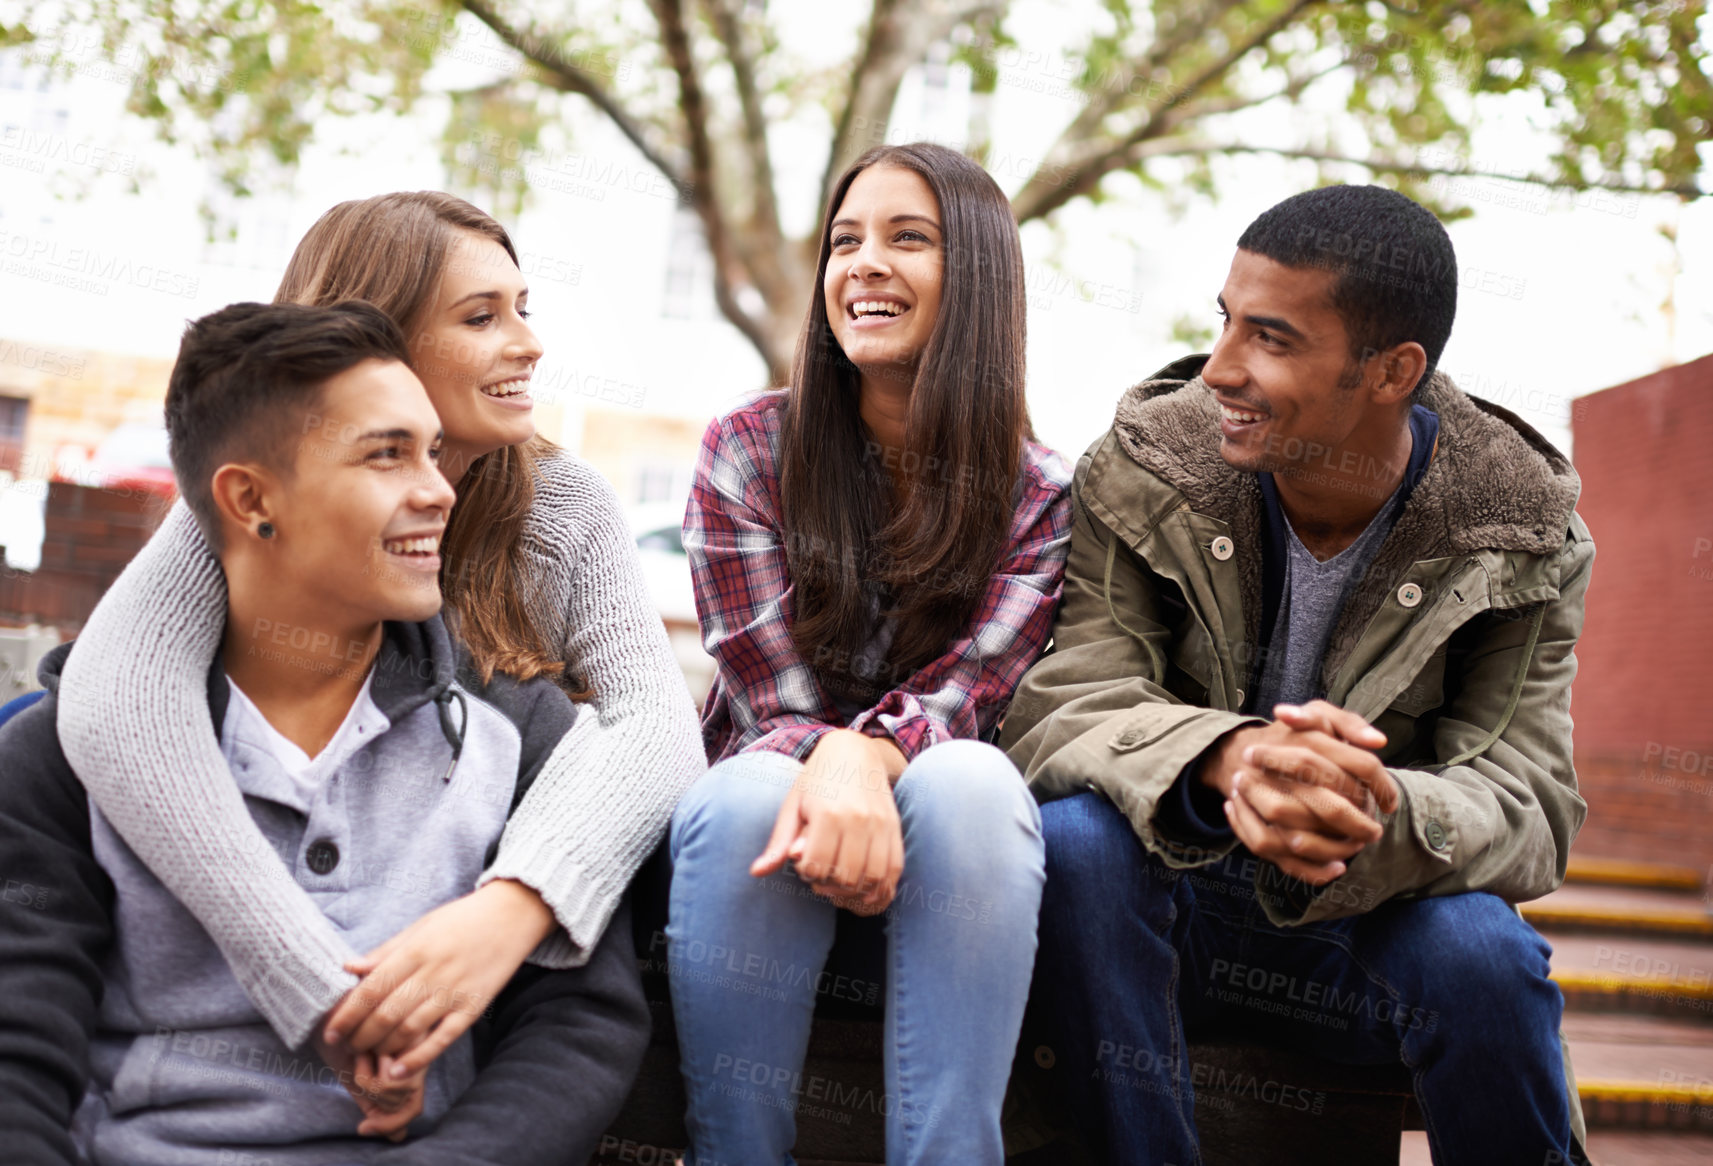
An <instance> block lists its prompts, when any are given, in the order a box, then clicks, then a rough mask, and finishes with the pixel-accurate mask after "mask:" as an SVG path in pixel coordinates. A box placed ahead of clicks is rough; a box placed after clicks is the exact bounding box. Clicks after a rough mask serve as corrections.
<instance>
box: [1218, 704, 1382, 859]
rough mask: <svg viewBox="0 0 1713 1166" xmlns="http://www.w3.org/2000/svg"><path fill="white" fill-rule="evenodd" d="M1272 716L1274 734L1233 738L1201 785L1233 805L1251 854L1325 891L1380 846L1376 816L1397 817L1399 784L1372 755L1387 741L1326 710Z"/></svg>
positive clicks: (1234, 823)
mask: <svg viewBox="0 0 1713 1166" xmlns="http://www.w3.org/2000/svg"><path fill="white" fill-rule="evenodd" d="M1273 714H1274V716H1275V717H1276V718H1277V719H1276V720H1275V721H1273V723H1271V724H1269V725H1264V726H1251V727H1249V728H1245V729H1237V730H1235V731H1233V732H1231V733H1228V734H1226V736H1225V737H1224V738H1223V739H1222V740H1221V741H1220V742H1219V744H1218V745H1217V746H1216V747H1215V749H1214V750H1213V751H1212V752H1210V753H1209V754H1208V757H1207V759H1206V761H1204V762H1203V765H1202V769H1201V772H1200V775H1199V776H1200V780H1201V781H1202V782H1203V783H1204V784H1206V785H1208V786H1210V787H1212V788H1213V789H1216V790H1218V791H1219V792H1220V794H1222V795H1223V796H1224V798H1225V816H1226V821H1227V822H1229V823H1230V825H1231V829H1232V830H1233V832H1235V833H1236V835H1237V838H1238V841H1240V842H1242V843H1243V845H1244V846H1246V847H1248V848H1249V851H1250V853H1252V854H1254V855H1255V856H1256V857H1257V858H1261V859H1265V860H1266V861H1268V862H1271V863H1273V864H1274V865H1275V866H1277V867H1278V868H1279V869H1280V870H1282V871H1284V872H1285V873H1286V874H1288V875H1291V876H1293V877H1295V878H1298V879H1301V880H1302V881H1303V882H1305V883H1309V884H1310V885H1313V886H1320V885H1322V884H1324V883H1329V882H1331V881H1332V880H1333V879H1336V878H1338V877H1339V876H1340V875H1342V874H1343V873H1344V872H1345V870H1346V864H1347V862H1348V861H1349V860H1350V859H1351V858H1353V857H1354V856H1355V855H1356V854H1357V852H1359V851H1360V850H1361V849H1362V848H1363V847H1364V846H1367V845H1369V844H1370V843H1373V842H1375V841H1378V840H1379V838H1380V835H1381V826H1380V823H1379V822H1378V820H1377V812H1378V813H1386V814H1389V813H1391V812H1392V811H1394V810H1396V809H1397V807H1398V787H1397V784H1396V783H1395V782H1393V780H1392V775H1391V774H1389V773H1387V772H1386V767H1385V766H1384V765H1382V764H1381V763H1380V759H1379V758H1378V757H1377V756H1375V754H1374V753H1373V752H1372V750H1375V749H1379V748H1381V747H1383V746H1384V745H1385V744H1386V735H1385V734H1384V733H1382V732H1380V730H1378V729H1376V728H1375V727H1374V726H1373V725H1370V724H1369V723H1368V722H1367V721H1365V720H1363V719H1362V718H1361V717H1359V716H1357V715H1356V714H1355V713H1352V712H1349V711H1347V710H1345V709H1341V708H1339V707H1338V706H1336V705H1333V704H1329V703H1328V702H1326V701H1324V700H1316V701H1310V702H1309V703H1308V704H1306V705H1302V706H1297V705H1283V704H1282V705H1279V706H1277V707H1276V708H1275V709H1274V710H1273Z"/></svg>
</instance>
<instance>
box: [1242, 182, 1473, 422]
mask: <svg viewBox="0 0 1713 1166" xmlns="http://www.w3.org/2000/svg"><path fill="white" fill-rule="evenodd" d="M1237 246H1238V247H1239V248H1240V249H1242V250H1244V251H1253V252H1255V253H1256V254H1257V255H1265V256H1266V257H1267V258H1268V259H1271V260H1273V261H1274V262H1276V263H1282V264H1284V265H1285V266H1286V267H1318V268H1320V269H1321V270H1323V271H1331V272H1335V273H1337V275H1338V280H1337V282H1336V283H1334V284H1333V286H1332V306H1333V309H1334V310H1335V311H1337V312H1338V314H1339V316H1340V317H1341V318H1342V319H1343V320H1344V330H1345V331H1346V332H1348V333H1349V334H1350V355H1351V357H1352V358H1353V359H1361V358H1362V357H1363V356H1364V355H1365V354H1366V353H1370V352H1379V351H1382V350H1384V349H1387V348H1391V347H1392V346H1393V345H1395V344H1403V343H1404V342H1406V341H1409V340H1414V341H1415V342H1416V343H1417V344H1420V345H1421V346H1422V349H1423V351H1425V352H1426V353H1427V367H1426V368H1425V369H1423V370H1422V375H1421V379H1420V380H1419V381H1417V382H1416V385H1415V388H1416V391H1417V392H1420V390H1421V387H1422V386H1423V385H1425V384H1427V382H1428V378H1429V377H1431V376H1433V371H1434V367H1435V366H1436V365H1437V364H1438V363H1439V354H1440V353H1441V352H1443V351H1445V342H1446V340H1447V339H1448V338H1449V337H1450V336H1451V321H1452V318H1453V317H1454V316H1456V315H1457V255H1456V253H1455V252H1453V251H1452V248H1451V236H1449V235H1447V234H1446V233H1445V227H1444V226H1443V225H1442V224H1441V223H1440V221H1439V220H1438V219H1437V218H1435V217H1434V215H1433V212H1432V211H1430V210H1428V209H1427V208H1426V207H1424V206H1422V205H1421V204H1420V203H1418V202H1416V201H1415V200H1414V199H1411V198H1407V197H1405V196H1404V195H1401V194H1399V193H1398V192H1397V191H1395V190H1387V189H1386V188H1385V187H1383V186H1326V187H1322V188H1321V189H1319V190H1310V191H1306V192H1304V193H1302V194H1297V195H1292V196H1291V197H1290V198H1287V199H1286V200H1285V201H1284V202H1282V203H1279V204H1278V205H1277V206H1275V207H1273V208H1271V209H1270V210H1267V211H1265V212H1263V213H1262V215H1261V217H1260V218H1258V219H1256V220H1255V221H1254V222H1253V223H1250V224H1249V229H1248V230H1246V231H1244V232H1243V237H1242V238H1241V239H1239V240H1237Z"/></svg>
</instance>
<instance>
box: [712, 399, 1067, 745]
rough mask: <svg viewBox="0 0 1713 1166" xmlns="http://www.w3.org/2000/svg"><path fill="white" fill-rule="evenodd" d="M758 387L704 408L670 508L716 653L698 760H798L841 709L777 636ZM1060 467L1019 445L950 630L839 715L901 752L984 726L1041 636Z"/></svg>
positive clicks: (777, 559) (766, 406)
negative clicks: (987, 564) (1002, 545)
mask: <svg viewBox="0 0 1713 1166" xmlns="http://www.w3.org/2000/svg"><path fill="white" fill-rule="evenodd" d="M784 399H785V394H784V393H783V392H773V393H767V394H764V395H762V396H759V397H757V398H756V399H755V400H754V401H751V402H750V403H749V404H746V405H744V406H742V407H741V408H738V409H735V410H733V411H732V412H731V413H728V414H727V415H726V416H724V417H720V418H717V419H716V420H715V421H714V422H713V424H711V425H710V426H708V432H707V434H706V435H705V436H704V437H703V438H702V453H701V456H700V457H699V458H698V460H697V464H696V478H695V482H694V484H693V485H692V486H691V489H690V505H689V508H688V510H687V511H686V513H685V515H684V549H685V550H686V551H687V552H689V555H690V571H691V575H692V576H693V578H694V580H695V587H696V611H697V614H698V615H699V616H700V618H701V624H702V643H703V645H704V646H705V647H706V648H707V649H708V651H709V653H710V654H712V655H713V657H714V660H715V662H716V664H717V670H716V673H715V678H714V687H713V690H712V691H711V692H710V693H709V694H708V703H707V706H706V708H704V709H703V712H702V740H703V743H704V744H705V745H706V746H707V750H708V759H709V761H710V762H718V761H722V760H724V759H725V758H727V757H730V756H731V755H732V754H734V753H739V752H743V751H745V750H750V749H768V750H772V751H773V752H776V753H786V754H789V755H791V756H793V757H796V758H797V759H798V760H804V759H806V758H807V757H808V756H809V753H810V751H811V750H813V749H814V747H815V745H816V743H817V742H818V741H819V740H820V739H821V735H822V734H823V733H826V732H827V731H828V730H830V729H833V728H837V727H838V726H839V725H841V724H843V723H844V720H845V718H844V717H842V716H841V715H840V713H839V711H838V708H837V706H836V704H835V703H834V701H833V699H832V698H831V697H830V696H829V695H828V693H827V692H826V690H825V688H824V687H823V685H822V684H821V683H820V682H819V680H817V679H816V676H815V673H814V671H813V669H812V668H811V667H810V666H809V664H808V663H807V662H806V661H805V660H804V659H803V657H802V656H801V655H800V654H799V653H798V651H797V648H796V645H795V644H793V643H792V641H791V623H792V602H793V588H792V586H791V575H790V568H789V567H788V565H787V563H786V551H785V532H784V528H783V523H782V521H781V519H780V514H781V513H782V510H781V505H780V491H779V471H778V451H779V423H780V412H779V406H780V405H781V404H782V403H783V401H784ZM1070 480H1071V475H1070V469H1069V467H1068V466H1067V465H1066V463H1065V460H1064V459H1063V458H1062V457H1060V456H1059V455H1058V454H1056V453H1054V452H1053V451H1052V450H1050V449H1048V448H1046V447H1045V446H1042V445H1038V444H1036V443H1035V442H1026V443H1025V444H1024V468H1023V481H1022V496H1021V500H1020V501H1019V503H1018V505H1017V510H1016V512H1015V514H1014V515H1013V516H1012V520H1011V534H1010V538H1009V540H1008V542H1007V545H1006V549H1005V553H1004V556H1003V558H1002V560H1001V562H1000V565H999V569H998V570H997V571H995V572H994V574H993V575H992V576H991V577H990V578H989V579H988V580H987V584H986V586H985V587H984V588H983V591H982V597H981V601H980V603H979V604H978V605H977V607H976V612H975V615H974V617H973V618H972V619H971V621H970V624H969V627H968V628H967V629H965V631H964V634H962V635H960V636H959V637H957V638H956V639H955V640H953V641H951V642H950V643H949V644H947V645H946V650H945V653H944V654H943V655H941V656H940V657H939V658H938V659H935V660H932V661H930V662H929V663H927V664H925V665H923V666H922V667H921V668H920V669H918V670H917V671H916V672H915V673H914V674H913V675H911V676H910V677H909V679H907V680H906V681H905V682H904V683H902V684H900V685H898V686H897V687H896V688H894V689H893V690H892V691H890V692H888V693H886V694H885V695H884V696H882V697H881V698H880V700H879V702H878V703H876V704H875V705H874V706H873V707H872V708H869V709H867V710H865V711H863V712H862V713H860V714H859V715H858V716H857V717H856V718H855V719H854V720H852V721H850V723H849V726H848V727H849V728H852V729H855V730H857V731H858V732H863V733H867V734H869V735H870V736H875V737H891V738H892V739H893V741H895V742H897V744H898V748H899V750H900V751H902V752H903V754H904V757H905V759H906V760H913V759H914V758H915V757H916V755H917V754H919V753H921V752H922V751H923V750H924V749H927V748H928V747H929V746H931V745H936V744H938V743H939V742H941V741H951V740H956V739H959V738H975V739H980V738H984V737H987V736H988V735H989V733H990V732H991V730H992V729H993V727H994V726H995V725H996V724H997V723H998V721H999V717H1000V715H1001V714H1002V713H1003V712H1004V711H1005V706H1006V705H1007V704H1008V703H1010V700H1011V696H1012V694H1013V693H1014V692H1015V691H1016V689H1017V685H1018V682H1019V681H1020V680H1022V678H1023V673H1024V672H1025V671H1026V670H1027V669H1028V667H1029V665H1031V664H1033V663H1034V662H1035V659H1036V657H1038V656H1039V655H1040V654H1041V650H1042V649H1043V648H1044V647H1045V646H1046V644H1047V639H1048V637H1049V635H1051V633H1052V628H1053V615H1054V612H1055V610H1056V609H1057V607H1058V602H1059V592H1060V589H1061V587H1062V586H1063V583H1064V575H1065V559H1066V557H1067V555H1068V554H1069V552H1070V538H1071V502H1070V493H1069V487H1070Z"/></svg>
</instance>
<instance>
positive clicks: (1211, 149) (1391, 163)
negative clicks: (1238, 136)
mask: <svg viewBox="0 0 1713 1166" xmlns="http://www.w3.org/2000/svg"><path fill="white" fill-rule="evenodd" d="M1216 154H1271V155H1273V156H1274V157H1277V158H1294V159H1300V160H1304V161H1309V162H1334V163H1347V164H1349V165H1352V166H1361V167H1364V168H1365V169H1368V170H1372V171H1373V172H1375V173H1376V174H1406V175H1409V176H1411V177H1413V178H1494V179H1500V180H1503V181H1505V182H1517V183H1522V184H1524V185H1527V186H1542V187H1547V188H1549V189H1565V190H1608V191H1612V192H1613V193H1616V194H1675V195H1678V196H1679V197H1682V198H1700V197H1702V196H1703V195H1705V194H1706V193H1707V192H1706V191H1704V190H1702V189H1700V188H1699V187H1697V186H1696V185H1695V184H1694V183H1693V182H1685V183H1679V184H1678V185H1676V186H1635V185H1632V184H1630V183H1626V182H1580V183H1575V182H1566V181H1564V180H1563V179H1562V178H1549V177H1546V176H1544V175H1539V174H1506V173H1504V172H1502V171H1498V170H1475V169H1471V170H1454V169H1451V168H1449V167H1445V166H1430V165H1426V164H1423V163H1420V162H1403V161H1399V160H1397V159H1392V158H1358V157H1356V156H1354V155H1350V154H1338V153H1334V152H1332V151H1330V150H1298V149H1290V148H1286V147H1281V146H1242V145H1231V144H1226V143H1221V142H1195V141H1189V140H1185V139H1170V138H1166V139H1159V140H1156V141H1152V142H1149V143H1147V144H1146V145H1144V146H1143V147H1142V148H1141V149H1139V150H1138V151H1137V155H1136V161H1142V160H1143V159H1146V158H1206V157H1212V156H1213V155H1216Z"/></svg>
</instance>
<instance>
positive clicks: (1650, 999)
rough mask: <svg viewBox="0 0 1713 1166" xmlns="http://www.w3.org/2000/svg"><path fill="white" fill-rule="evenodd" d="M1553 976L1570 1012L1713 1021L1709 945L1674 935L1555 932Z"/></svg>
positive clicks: (1712, 959)
mask: <svg viewBox="0 0 1713 1166" xmlns="http://www.w3.org/2000/svg"><path fill="white" fill-rule="evenodd" d="M1547 938H1548V940H1549V942H1551V944H1552V978H1553V979H1554V980H1555V981H1556V982H1557V983H1558V986H1559V990H1560V991H1562V992H1563V993H1564V1003H1565V1007H1566V1008H1567V1009H1568V1010H1570V1011H1573V1012H1614V1011H1619V1012H1634V1013H1656V1014H1665V1015H1672V1016H1677V1017H1679V1018H1681V1019H1685V1020H1696V1019H1698V1020H1702V1021H1710V1022H1713V946H1709V945H1708V944H1706V943H1704V942H1702V941H1700V940H1697V939H1685V938H1681V937H1678V936H1674V935H1647V934H1633V933H1620V934H1615V935H1613V934H1594V933H1590V932H1577V931H1570V932H1562V933H1559V932H1554V933H1551V934H1549V935H1548V937H1547Z"/></svg>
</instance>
